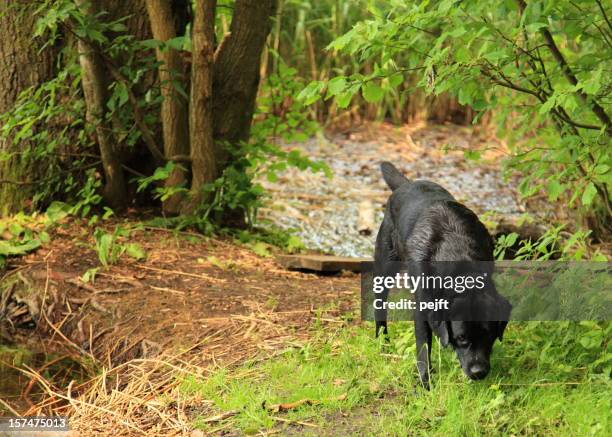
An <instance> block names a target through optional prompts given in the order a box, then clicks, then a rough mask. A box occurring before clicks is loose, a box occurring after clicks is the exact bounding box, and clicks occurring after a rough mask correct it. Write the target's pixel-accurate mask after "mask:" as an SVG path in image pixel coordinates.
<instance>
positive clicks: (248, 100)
mask: <svg viewBox="0 0 612 437" xmlns="http://www.w3.org/2000/svg"><path fill="white" fill-rule="evenodd" d="M277 3H278V2H277V0H236V4H235V7H234V16H233V18H232V24H231V27H230V33H229V35H227V36H226V37H225V38H224V39H223V41H222V42H221V44H220V45H219V47H218V48H217V51H216V53H215V64H214V79H213V88H214V101H213V126H214V139H215V144H216V146H215V152H216V157H217V163H218V168H219V169H223V168H225V167H226V166H227V164H228V160H229V158H230V157H229V156H228V153H227V151H226V150H225V146H224V145H225V144H226V143H230V144H233V145H237V144H239V143H240V142H241V141H246V140H247V139H248V138H249V133H250V128H251V121H252V119H253V112H254V110H255V98H256V97H257V90H258V88H259V79H260V77H259V72H260V61H261V55H262V52H263V48H264V45H265V43H266V38H267V37H268V34H269V33H270V28H271V20H270V18H271V17H272V15H273V14H274V13H275V11H276V8H277Z"/></svg>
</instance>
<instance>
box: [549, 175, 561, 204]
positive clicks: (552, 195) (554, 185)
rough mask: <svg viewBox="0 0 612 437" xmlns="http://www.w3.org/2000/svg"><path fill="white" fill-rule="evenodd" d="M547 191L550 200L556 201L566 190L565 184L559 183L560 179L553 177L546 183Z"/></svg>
mask: <svg viewBox="0 0 612 437" xmlns="http://www.w3.org/2000/svg"><path fill="white" fill-rule="evenodd" d="M546 191H547V192H548V200H551V201H555V200H557V199H558V198H559V196H561V194H563V192H564V191H565V185H563V184H561V183H559V181H556V180H554V179H552V180H551V181H550V182H548V184H547V185H546Z"/></svg>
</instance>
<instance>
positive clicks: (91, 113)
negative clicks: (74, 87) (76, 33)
mask: <svg viewBox="0 0 612 437" xmlns="http://www.w3.org/2000/svg"><path fill="white" fill-rule="evenodd" d="M77 4H78V6H79V7H80V8H82V10H83V12H84V13H85V14H88V15H95V14H97V13H98V12H99V11H100V7H99V6H100V4H99V3H98V2H90V1H88V0H78V2H77ZM78 50H79V62H80V64H81V70H82V72H81V73H82V85H83V93H84V95H85V103H86V105H87V114H86V115H87V121H88V123H89V124H90V125H92V126H95V132H96V139H97V141H98V146H99V147H100V157H101V158H102V166H103V167H104V178H105V185H104V192H103V196H104V200H105V201H106V203H107V204H108V205H110V207H111V208H113V209H114V210H115V211H123V210H124V209H125V208H126V206H127V197H126V195H127V189H126V188H127V187H126V183H125V177H124V175H123V169H122V168H121V160H120V159H119V156H118V153H117V151H116V150H115V147H114V145H113V142H114V139H113V135H112V125H111V123H109V122H108V120H106V117H105V115H106V102H107V98H108V82H107V78H108V72H107V71H106V68H105V67H104V61H103V59H102V56H101V55H100V53H99V51H98V48H97V47H96V46H95V45H94V44H93V43H91V42H89V41H85V40H82V39H79V41H78Z"/></svg>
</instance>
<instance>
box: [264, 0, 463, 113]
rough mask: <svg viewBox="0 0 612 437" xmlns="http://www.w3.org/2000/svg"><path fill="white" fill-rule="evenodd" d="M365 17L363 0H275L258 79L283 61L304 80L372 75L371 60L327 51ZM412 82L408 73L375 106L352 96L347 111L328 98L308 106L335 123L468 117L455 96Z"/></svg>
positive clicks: (365, 5) (272, 71)
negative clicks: (427, 90)
mask: <svg viewBox="0 0 612 437" xmlns="http://www.w3.org/2000/svg"><path fill="white" fill-rule="evenodd" d="M368 16H369V12H368V1H367V0H317V1H310V0H279V8H278V13H277V15H276V17H275V19H274V24H273V27H272V31H271V33H270V36H269V39H268V44H267V47H266V50H265V52H264V60H263V66H262V77H263V78H265V77H266V76H268V75H271V74H277V73H278V72H279V63H281V62H284V63H285V64H286V65H287V66H289V67H292V68H295V69H296V70H297V72H298V77H300V78H302V79H303V80H304V81H305V82H308V81H311V80H323V79H326V78H330V77H333V76H335V75H350V74H352V73H364V74H368V73H371V72H372V71H373V68H374V66H373V65H372V61H371V60H368V61H363V60H361V59H358V58H357V57H353V56H349V55H347V54H341V53H335V52H334V53H332V52H330V51H327V50H326V47H327V46H328V44H329V43H331V42H332V41H333V40H335V39H336V38H338V37H339V36H341V35H343V34H344V33H346V32H347V31H349V30H350V29H351V28H352V27H353V25H354V24H355V23H357V22H358V21H361V20H363V19H367V18H368ZM416 80H417V79H416V76H407V77H406V81H405V83H404V84H403V85H402V86H400V87H399V88H398V90H397V92H395V93H394V94H392V95H387V96H385V98H384V100H383V101H382V102H380V103H377V104H371V103H367V102H365V101H364V100H363V99H362V98H361V97H356V98H355V99H354V100H353V102H352V104H351V106H349V108H347V109H346V110H342V111H339V110H338V109H337V108H336V107H335V105H334V104H332V103H330V102H317V103H316V104H315V105H313V106H312V107H311V108H310V110H311V111H312V116H313V117H316V119H317V120H318V121H320V122H323V123H325V124H334V125H338V124H340V125H350V124H354V123H359V122H361V121H363V120H381V119H385V120H389V121H392V122H393V123H396V124H401V123H405V122H410V121H413V120H414V119H419V118H426V119H433V120H434V121H437V122H442V121H446V120H452V121H454V122H458V123H463V122H465V121H468V120H470V119H471V113H470V111H469V109H467V108H463V107H461V106H460V105H459V104H458V103H457V102H456V100H455V99H453V98H450V97H448V96H444V95H443V96H439V97H437V98H431V97H426V96H425V95H424V94H423V92H422V91H415V90H411V87H412V86H413V85H414V83H415V82H416Z"/></svg>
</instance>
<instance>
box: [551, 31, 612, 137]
mask: <svg viewBox="0 0 612 437" xmlns="http://www.w3.org/2000/svg"><path fill="white" fill-rule="evenodd" d="M540 33H542V36H543V37H544V39H545V40H546V42H547V44H548V48H549V50H550V52H551V53H552V55H553V57H554V58H555V60H556V61H557V64H559V67H560V68H561V71H562V72H563V74H564V75H565V77H566V79H567V80H568V81H569V83H571V84H572V85H578V79H577V78H576V76H575V75H574V73H573V71H572V69H571V68H570V66H569V64H568V63H567V61H566V60H565V57H564V56H563V54H562V53H561V51H560V50H559V48H558V47H557V45H556V44H555V40H554V39H553V36H552V34H551V33H550V31H549V30H548V28H545V27H544V28H542V29H540ZM577 94H578V96H579V97H580V99H581V100H583V101H584V102H585V103H587V104H588V103H589V96H588V95H587V94H586V93H585V92H584V91H581V90H579V91H577ZM590 106H591V110H592V111H593V113H594V114H595V116H596V117H597V118H598V119H599V120H600V121H601V122H602V123H603V124H604V126H605V127H606V132H608V134H609V135H612V122H611V121H610V117H608V114H607V113H606V111H605V109H604V108H603V107H601V106H600V105H599V103H597V102H596V101H595V99H591V102H590Z"/></svg>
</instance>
